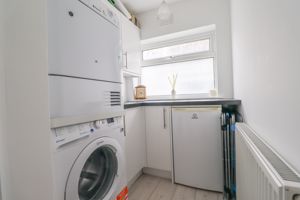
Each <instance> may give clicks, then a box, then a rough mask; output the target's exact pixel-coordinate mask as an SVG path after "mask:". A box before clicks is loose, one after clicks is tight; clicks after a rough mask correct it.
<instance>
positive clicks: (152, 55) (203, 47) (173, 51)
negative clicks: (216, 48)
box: [143, 39, 209, 60]
mask: <svg viewBox="0 0 300 200" xmlns="http://www.w3.org/2000/svg"><path fill="white" fill-rule="evenodd" d="M205 51H209V40H208V39H207V40H200V41H196V42H188V43H183V44H178V45H173V46H168V47H162V48H157V49H151V50H146V51H143V60H154V59H158V58H172V57H175V56H180V55H188V54H192V53H200V52H205Z"/></svg>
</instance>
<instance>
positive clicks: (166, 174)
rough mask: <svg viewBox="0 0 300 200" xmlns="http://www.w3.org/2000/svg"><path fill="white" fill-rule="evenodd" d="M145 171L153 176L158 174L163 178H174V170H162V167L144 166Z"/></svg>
mask: <svg viewBox="0 0 300 200" xmlns="http://www.w3.org/2000/svg"><path fill="white" fill-rule="evenodd" d="M143 173H144V174H148V175H152V176H158V177H161V178H166V179H172V172H170V171H166V170H160V169H154V168H150V167H144V168H143Z"/></svg>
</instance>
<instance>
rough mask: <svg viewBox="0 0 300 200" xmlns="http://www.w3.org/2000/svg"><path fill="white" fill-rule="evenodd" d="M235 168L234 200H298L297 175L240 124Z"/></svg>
mask: <svg viewBox="0 0 300 200" xmlns="http://www.w3.org/2000/svg"><path fill="white" fill-rule="evenodd" d="M298 153H299V152H298ZM299 159H300V155H299ZM236 168H237V169H236V171H237V180H236V181H237V200H300V176H299V174H297V172H296V171H295V170H294V169H293V168H292V167H291V166H290V165H289V164H288V163H287V162H286V161H284V160H283V159H282V157H281V156H280V155H279V154H278V153H276V152H275V151H274V150H273V149H272V147H271V146H269V145H268V144H267V143H266V142H264V141H263V140H262V139H261V138H260V137H259V136H258V135H257V134H256V133H255V132H254V131H253V130H252V129H251V128H249V127H248V126H247V125H246V124H243V123H238V124H237V126H236Z"/></svg>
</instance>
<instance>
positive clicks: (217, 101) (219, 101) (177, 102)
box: [124, 98, 242, 109]
mask: <svg viewBox="0 0 300 200" xmlns="http://www.w3.org/2000/svg"><path fill="white" fill-rule="evenodd" d="M241 104H242V101H241V100H238V99H229V98H203V99H174V100H173V99H163V100H138V101H128V102H125V104H124V108H125V109H128V108H135V107H140V106H193V105H222V106H225V107H226V106H239V105H241Z"/></svg>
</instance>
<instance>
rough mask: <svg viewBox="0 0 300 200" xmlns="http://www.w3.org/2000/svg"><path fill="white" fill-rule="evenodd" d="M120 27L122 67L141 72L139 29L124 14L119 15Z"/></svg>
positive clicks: (137, 72)
mask: <svg viewBox="0 0 300 200" xmlns="http://www.w3.org/2000/svg"><path fill="white" fill-rule="evenodd" d="M120 21H121V27H122V46H123V68H124V70H126V71H129V72H133V73H136V74H141V44H140V42H141V41H140V40H141V39H140V29H139V28H137V27H136V26H135V25H134V24H133V23H132V22H130V21H129V20H128V19H127V18H125V17H124V16H121V17H120Z"/></svg>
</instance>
